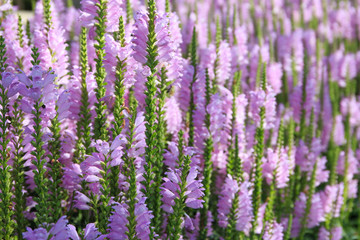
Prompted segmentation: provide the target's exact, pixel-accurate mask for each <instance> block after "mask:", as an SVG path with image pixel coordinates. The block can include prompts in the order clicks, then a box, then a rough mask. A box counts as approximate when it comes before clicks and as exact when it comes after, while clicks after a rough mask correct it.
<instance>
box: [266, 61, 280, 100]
mask: <svg viewBox="0 0 360 240" xmlns="http://www.w3.org/2000/svg"><path fill="white" fill-rule="evenodd" d="M266 74H267V76H266V77H267V81H268V82H269V85H270V86H271V88H272V89H273V90H274V93H275V94H278V93H280V92H281V87H282V82H281V78H282V75H283V73H282V66H281V64H280V63H273V64H270V65H269V66H268V67H267V69H266Z"/></svg>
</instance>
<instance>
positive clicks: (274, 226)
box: [263, 222, 284, 240]
mask: <svg viewBox="0 0 360 240" xmlns="http://www.w3.org/2000/svg"><path fill="white" fill-rule="evenodd" d="M283 236H284V234H283V227H282V226H281V224H279V223H277V222H270V223H269V222H267V224H266V227H265V232H264V236H263V239H264V240H282V239H283Z"/></svg>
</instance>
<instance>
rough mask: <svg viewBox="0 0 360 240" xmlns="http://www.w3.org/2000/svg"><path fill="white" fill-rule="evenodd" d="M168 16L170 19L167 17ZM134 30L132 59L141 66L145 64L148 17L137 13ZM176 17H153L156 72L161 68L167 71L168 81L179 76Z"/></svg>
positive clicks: (180, 61)
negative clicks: (156, 49) (156, 54)
mask: <svg viewBox="0 0 360 240" xmlns="http://www.w3.org/2000/svg"><path fill="white" fill-rule="evenodd" d="M169 16H170V17H169ZM134 18H135V29H134V32H133V34H134V38H133V41H132V42H133V50H134V53H133V57H134V59H135V60H136V61H138V62H139V63H141V64H143V65H144V64H145V63H146V61H147V60H146V55H147V51H146V47H147V44H146V42H147V35H148V32H149V30H148V20H149V19H148V15H147V14H146V13H145V12H142V11H140V12H137V13H136V15H135V17H134ZM176 22H177V20H176V17H174V16H173V15H171V14H170V15H167V14H165V13H164V14H158V15H156V17H155V32H156V40H157V43H156V44H157V47H158V56H157V60H158V64H157V70H158V71H160V70H161V69H162V68H163V67H164V68H165V69H166V70H167V77H168V80H169V81H171V80H176V79H177V78H178V77H179V76H181V74H180V73H181V71H182V59H181V53H180V52H179V45H180V42H181V38H179V36H178V35H179V34H180V30H177V29H176Z"/></svg>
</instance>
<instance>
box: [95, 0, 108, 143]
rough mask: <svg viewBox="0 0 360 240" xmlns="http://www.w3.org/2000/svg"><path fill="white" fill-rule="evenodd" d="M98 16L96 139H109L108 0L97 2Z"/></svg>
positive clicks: (96, 38)
mask: <svg viewBox="0 0 360 240" xmlns="http://www.w3.org/2000/svg"><path fill="white" fill-rule="evenodd" d="M96 6H97V10H96V13H97V16H96V20H97V22H96V23H95V27H96V30H95V32H96V37H95V40H96V44H95V45H94V46H95V49H96V59H95V62H96V71H95V80H96V84H97V87H96V88H95V93H96V94H95V95H96V99H97V102H96V103H95V112H96V117H95V122H94V136H93V138H94V139H101V140H108V139H109V136H108V130H107V124H106V119H107V118H106V109H107V107H106V104H105V101H104V99H103V98H104V97H105V94H106V89H105V84H106V83H105V77H106V71H105V68H104V63H103V62H104V58H105V49H104V48H105V32H106V21H107V19H106V9H107V1H106V0H100V1H99V2H98V3H97V4H96Z"/></svg>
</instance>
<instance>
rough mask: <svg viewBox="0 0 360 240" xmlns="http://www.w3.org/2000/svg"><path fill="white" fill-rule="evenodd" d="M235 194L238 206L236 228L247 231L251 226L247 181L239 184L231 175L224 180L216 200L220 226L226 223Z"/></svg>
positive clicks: (250, 205)
mask: <svg viewBox="0 0 360 240" xmlns="http://www.w3.org/2000/svg"><path fill="white" fill-rule="evenodd" d="M235 195H238V201H239V203H238V206H236V230H238V231H247V230H249V229H250V227H251V220H252V217H253V214H252V204H251V195H250V192H249V183H248V182H244V183H242V184H241V185H239V183H238V182H237V181H236V180H235V179H232V177H231V176H228V177H227V178H226V180H225V185H224V186H223V187H222V191H221V193H220V198H219V202H218V218H219V225H220V227H223V228H226V227H227V225H228V215H229V213H230V209H231V207H232V204H233V201H234V199H235Z"/></svg>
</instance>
